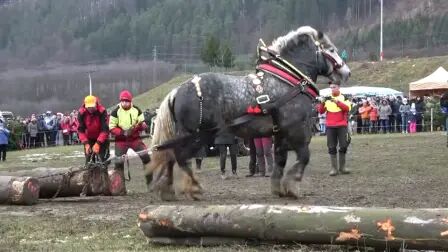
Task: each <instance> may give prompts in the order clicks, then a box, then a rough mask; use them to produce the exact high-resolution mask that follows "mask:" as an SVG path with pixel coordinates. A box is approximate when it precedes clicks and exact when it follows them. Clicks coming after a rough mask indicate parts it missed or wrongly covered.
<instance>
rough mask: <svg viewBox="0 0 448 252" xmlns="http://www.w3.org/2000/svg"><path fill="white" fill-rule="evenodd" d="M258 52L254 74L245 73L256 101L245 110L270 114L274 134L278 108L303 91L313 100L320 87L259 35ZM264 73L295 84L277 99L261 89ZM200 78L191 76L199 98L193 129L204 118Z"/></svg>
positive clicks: (277, 119) (249, 112)
mask: <svg viewBox="0 0 448 252" xmlns="http://www.w3.org/2000/svg"><path fill="white" fill-rule="evenodd" d="M257 53H258V57H259V64H258V65H257V67H256V74H249V75H248V78H250V79H251V84H252V86H253V88H254V90H255V92H256V94H257V96H256V97H255V101H256V104H252V105H249V106H248V107H247V109H246V113H247V114H248V115H271V117H272V122H273V127H272V132H273V133H274V134H276V133H278V132H279V125H278V123H279V114H278V109H279V108H280V107H282V106H283V105H285V104H286V103H288V102H289V101H290V100H291V99H293V98H294V97H296V96H297V95H299V94H305V95H306V96H308V97H309V98H310V99H311V100H314V99H315V98H316V97H317V96H318V95H319V89H318V88H317V86H316V84H314V82H313V81H312V80H311V79H310V78H309V77H308V76H307V75H306V74H304V73H302V72H301V71H300V70H299V69H297V68H296V67H294V66H293V65H292V64H291V63H289V62H288V61H287V60H285V59H283V58H282V57H281V56H280V55H277V54H276V53H275V52H273V51H271V50H269V49H268V48H267V47H266V46H265V44H264V42H263V41H262V40H261V39H260V43H259V45H258V47H257ZM265 74H270V75H272V76H274V77H276V78H278V79H280V80H282V81H283V82H285V83H287V84H289V85H290V86H292V87H294V88H293V89H292V91H291V92H288V93H287V94H285V95H283V96H281V97H280V98H278V99H277V100H273V99H271V98H270V97H269V95H268V94H266V93H265V92H264V91H265V90H264V88H263V77H264V75H265ZM200 80H201V78H200V77H199V76H197V75H195V76H194V77H193V79H192V80H191V82H192V83H193V84H194V86H195V90H196V95H197V97H198V100H199V122H198V127H197V129H196V132H199V131H201V130H203V129H201V125H202V120H203V100H204V98H203V96H202V91H201V86H200V83H199V81H200ZM245 116H246V115H243V116H242V117H245ZM238 121H240V122H241V121H246V120H245V119H243V120H241V117H239V118H236V119H235V120H233V123H231V125H235V124H239V123H236V122H238Z"/></svg>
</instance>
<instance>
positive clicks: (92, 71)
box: [87, 70, 96, 95]
mask: <svg viewBox="0 0 448 252" xmlns="http://www.w3.org/2000/svg"><path fill="white" fill-rule="evenodd" d="M94 72H96V71H94V70H91V71H88V72H87V73H88V74H89V95H92V76H91V74H92V73H94Z"/></svg>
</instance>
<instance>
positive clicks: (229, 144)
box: [215, 132, 238, 179]
mask: <svg viewBox="0 0 448 252" xmlns="http://www.w3.org/2000/svg"><path fill="white" fill-rule="evenodd" d="M215 145H216V147H217V148H218V149H219V161H220V162H219V164H220V167H221V178H222V179H226V178H227V176H226V159H227V148H229V153H230V163H231V166H232V175H233V176H237V173H236V165H237V162H236V156H237V154H238V139H237V138H236V136H235V135H233V134H232V133H230V132H222V133H220V134H219V135H217V136H216V138H215Z"/></svg>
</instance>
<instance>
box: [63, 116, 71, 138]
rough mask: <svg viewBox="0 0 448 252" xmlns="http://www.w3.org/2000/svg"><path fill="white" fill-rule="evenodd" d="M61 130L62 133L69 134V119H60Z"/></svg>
mask: <svg viewBox="0 0 448 252" xmlns="http://www.w3.org/2000/svg"><path fill="white" fill-rule="evenodd" d="M61 130H62V134H64V135H70V133H71V126H70V119H62V120H61Z"/></svg>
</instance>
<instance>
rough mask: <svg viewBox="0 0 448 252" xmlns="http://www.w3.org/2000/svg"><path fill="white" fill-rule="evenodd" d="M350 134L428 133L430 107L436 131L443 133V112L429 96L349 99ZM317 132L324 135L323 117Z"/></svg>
mask: <svg viewBox="0 0 448 252" xmlns="http://www.w3.org/2000/svg"><path fill="white" fill-rule="evenodd" d="M349 99H350V101H351V104H352V107H351V110H350V112H349V131H350V133H351V134H378V133H383V134H385V133H402V134H408V133H416V132H422V131H428V130H430V128H429V126H430V123H431V122H430V118H431V108H433V124H434V126H435V128H434V129H435V130H436V129H437V128H440V129H441V130H446V122H445V120H444V119H445V117H446V113H444V112H443V110H442V109H441V108H440V105H439V102H438V101H437V100H436V99H435V98H432V97H415V98H411V99H409V98H407V97H400V96H398V97H394V96H386V97H378V96H372V97H363V98H360V97H352V98H349ZM318 120H319V131H320V132H321V134H325V130H326V129H325V122H326V114H325V113H323V114H318Z"/></svg>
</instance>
